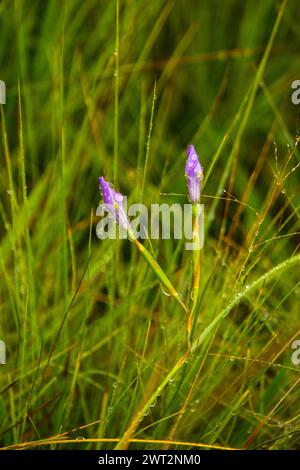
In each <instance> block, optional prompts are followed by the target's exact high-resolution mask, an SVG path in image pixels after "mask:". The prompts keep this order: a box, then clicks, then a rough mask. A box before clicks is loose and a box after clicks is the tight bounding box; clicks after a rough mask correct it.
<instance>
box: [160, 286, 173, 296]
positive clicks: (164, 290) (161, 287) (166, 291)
mask: <svg viewBox="0 0 300 470" xmlns="http://www.w3.org/2000/svg"><path fill="white" fill-rule="evenodd" d="M160 289H161V291H162V293H163V294H164V295H166V296H167V297H171V294H170V292H169V291H168V290H166V289H165V287H163V286H162V285H160Z"/></svg>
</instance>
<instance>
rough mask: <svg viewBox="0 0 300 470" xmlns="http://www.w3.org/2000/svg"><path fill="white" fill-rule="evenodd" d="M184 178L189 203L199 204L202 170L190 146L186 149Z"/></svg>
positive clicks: (193, 148) (194, 151) (193, 149)
mask: <svg viewBox="0 0 300 470" xmlns="http://www.w3.org/2000/svg"><path fill="white" fill-rule="evenodd" d="M185 176H186V178H187V186H188V190H189V195H190V200H191V202H199V201H200V195H201V183H202V180H203V168H202V166H201V165H200V162H199V158H198V155H197V154H196V150H195V147H194V146H193V145H190V146H189V147H188V149H187V160H186V165H185Z"/></svg>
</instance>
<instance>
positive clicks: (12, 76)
mask: <svg viewBox="0 0 300 470" xmlns="http://www.w3.org/2000/svg"><path fill="white" fill-rule="evenodd" d="M298 10H299V4H298V2H297V1H296V0H288V1H283V2H277V1H274V0H264V1H261V2H256V1H254V0H246V1H244V2H241V1H239V0H226V1H225V2H224V1H221V0H213V1H211V0H199V1H194V0H166V1H161V0H151V1H147V0H119V3H118V1H117V0H116V1H114V0H101V1H99V0H88V1H85V2H81V1H79V0H65V1H61V2H57V1H55V0H48V1H37V0H31V1H29V0H14V1H11V0H3V1H2V2H1V4H0V20H1V28H0V63H1V68H0V80H3V81H4V82H5V83H6V104H5V105H1V129H0V139H1V142H0V158H1V172H0V184H1V198H0V221H1V222H0V315H1V316H0V340H2V341H4V342H5V345H6V348H7V363H6V364H5V365H0V443H1V447H2V448H5V447H9V446H12V447H24V448H41V449H48V448H52V449H65V448H68V449H73V448H74V449H110V448H123V449H125V448H127V447H130V448H131V449H140V448H147V449H167V448H169V449H188V448H191V449H192V448H196V447H195V446H197V445H198V446H200V447H203V448H207V449H210V448H214V447H217V448H249V449H262V448H267V449H278V448H284V449H295V448H297V447H299V433H300V406H299V405H300V402H299V391H300V366H299V365H297V364H294V363H293V361H292V353H293V349H292V343H293V341H294V340H297V339H300V315H299V311H300V310H299V309H300V279H299V268H300V253H299V240H300V239H299V233H300V224H299V219H300V197H299V194H300V183H299V171H300V167H299V165H300V158H299V151H298V149H297V144H298V130H299V110H300V105H298V106H297V105H294V104H293V103H292V101H291V95H292V89H291V84H292V82H293V80H296V79H300V56H299V45H300V25H299V22H298V21H297V14H298V13H299V12H298ZM190 143H193V144H194V145H195V147H196V149H197V152H198V154H199V157H200V161H201V164H202V165H203V167H204V175H205V178H204V188H203V195H202V202H203V203H204V204H205V242H204V247H203V250H202V251H201V260H202V262H201V284H200V291H199V293H198V291H197V297H196V300H195V299H194V300H195V301H194V302H193V298H192V296H191V292H192V291H193V270H194V266H193V256H192V253H191V252H189V251H187V250H185V249H184V241H183V240H181V241H179V240H173V239H172V240H151V242H150V241H148V240H146V241H144V242H143V244H144V246H145V247H146V248H147V250H149V253H151V254H152V255H153V256H154V258H155V259H156V261H157V262H158V263H159V265H160V266H161V268H162V269H163V272H160V276H161V278H162V279H165V278H166V276H167V278H168V279H169V280H170V282H171V283H172V285H173V286H175V288H176V291H177V292H178V293H179V295H180V298H181V299H183V301H184V302H185V303H186V304H188V305H189V306H190V308H192V310H193V325H192V338H191V353H190V354H189V356H188V357H186V356H184V354H185V351H186V336H185V334H186V332H185V329H186V319H185V315H184V312H183V309H182V305H180V303H179V302H176V299H175V298H174V296H173V297H172V296H167V295H165V292H164V290H165V289H164V288H162V286H161V284H160V282H159V279H158V278H157V276H156V273H155V272H154V271H153V270H152V269H151V266H150V265H149V264H148V263H147V262H146V261H145V259H144V258H143V256H142V254H141V253H140V251H139V250H138V249H137V248H136V246H134V243H132V242H130V241H128V240H102V241H100V240H99V239H98V238H97V236H96V225H97V223H98V221H99V217H97V216H96V208H97V206H98V203H99V201H100V192H99V189H98V179H97V178H98V176H100V175H105V177H106V178H107V180H110V181H113V182H114V185H115V187H116V188H117V189H118V190H119V191H121V192H122V193H123V194H126V195H128V202H129V204H130V203H134V202H144V203H145V204H146V205H147V206H150V204H152V203H162V202H166V203H174V202H180V203H182V204H184V203H187V202H188V196H187V187H186V181H185V177H184V167H185V151H186V147H187V145H188V144H190ZM147 253H148V252H147ZM147 256H148V255H147ZM68 441H69V442H68Z"/></svg>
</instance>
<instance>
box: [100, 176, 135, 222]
mask: <svg viewBox="0 0 300 470" xmlns="http://www.w3.org/2000/svg"><path fill="white" fill-rule="evenodd" d="M99 183H100V189H101V191H102V195H103V203H104V204H105V207H106V210H107V211H108V212H109V213H110V214H111V215H112V217H113V218H114V219H115V221H116V222H117V223H118V224H119V225H121V226H122V227H123V228H125V229H126V230H127V229H129V228H130V224H129V220H128V218H127V215H126V213H125V210H124V206H123V199H124V196H123V195H122V194H121V193H117V192H116V191H115V190H114V188H113V186H112V185H111V184H110V183H109V182H108V181H105V179H104V177H103V176H100V178H99Z"/></svg>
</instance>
